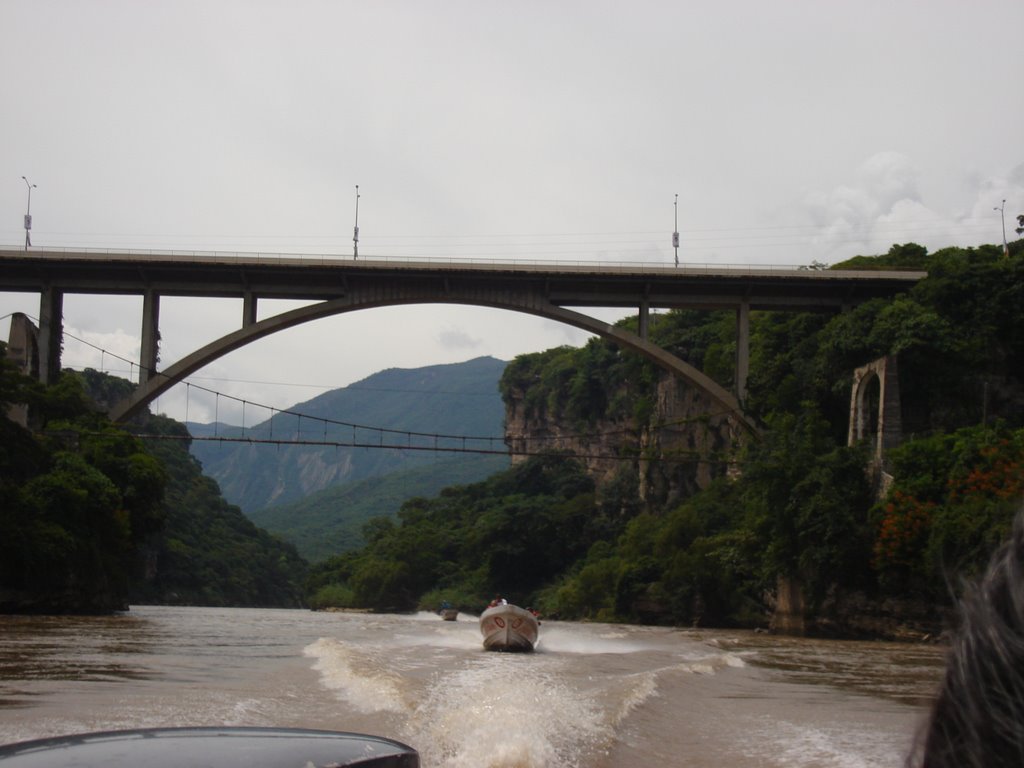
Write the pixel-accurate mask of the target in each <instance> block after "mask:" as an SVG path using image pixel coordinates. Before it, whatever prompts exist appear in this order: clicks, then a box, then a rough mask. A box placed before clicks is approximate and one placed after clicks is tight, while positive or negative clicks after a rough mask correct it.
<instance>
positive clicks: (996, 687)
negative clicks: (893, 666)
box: [907, 510, 1024, 768]
mask: <svg viewBox="0 0 1024 768" xmlns="http://www.w3.org/2000/svg"><path fill="white" fill-rule="evenodd" d="M958 616H959V624H958V626H957V629H956V631H955V632H954V634H953V638H952V642H951V644H950V647H949V652H948V658H947V663H946V673H945V677H944V679H943V681H942V685H941V687H940V689H939V694H938V697H937V698H936V700H935V704H934V706H933V708H932V712H931V716H930V718H929V720H928V722H927V724H926V726H925V729H924V731H923V732H922V733H921V734H919V736H918V741H917V744H916V748H915V750H914V752H913V753H912V754H911V755H910V757H909V758H908V760H907V765H909V766H920V768H975V767H977V768H980V767H981V766H985V767H986V768H1011V767H1012V768H1019V766H1022V765H1024V510H1022V511H1021V512H1019V513H1018V514H1017V516H1016V519H1015V520H1014V525H1013V533H1012V534H1011V536H1010V540H1009V541H1007V542H1006V543H1005V544H1004V545H1003V546H1002V547H1001V548H1000V549H999V550H998V551H997V552H996V554H995V555H994V556H993V558H992V560H991V562H990V563H989V566H988V570H987V571H986V573H985V576H984V577H983V578H982V579H981V581H980V582H978V583H977V584H975V585H974V586H973V587H971V588H969V589H968V590H967V591H966V592H965V594H964V596H963V598H962V600H961V601H960V604H959V606H958Z"/></svg>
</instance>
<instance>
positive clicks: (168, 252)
mask: <svg viewBox="0 0 1024 768" xmlns="http://www.w3.org/2000/svg"><path fill="white" fill-rule="evenodd" d="M0 252H2V253H3V254H4V255H5V256H25V257H27V258H38V257H40V256H44V257H45V256H48V255H51V254H53V255H59V256H60V257H63V258H67V259H75V258H76V257H81V258H90V259H95V258H96V257H97V256H99V257H102V256H130V257H132V258H133V259H137V260H139V261H150V260H152V261H181V262H185V263H188V262H194V263H207V264H209V263H218V262H225V263H231V262H247V263H258V264H295V263H301V264H309V265H313V266H329V265H332V264H352V263H359V264H369V265H373V264H385V265H390V266H401V265H410V266H443V265H451V266H472V267H481V268H485V269H486V268H490V267H493V268H507V267H509V266H512V267H562V268H566V267H567V268H580V269H592V268H594V267H603V268H612V269H625V270H629V271H632V272H665V271H676V270H680V271H703V272H721V271H730V272H758V273H764V272H793V271H804V270H806V271H815V270H812V268H810V267H808V266H806V265H796V264H788V265H782V264H753V263H746V264H736V263H723V262H693V261H685V262H681V263H680V264H679V265H678V266H675V265H674V264H668V263H662V262H652V261H631V260H622V259H594V260H585V259H539V258H524V257H513V258H502V259H494V258H481V257H476V258H474V257H460V256H393V255H386V254H367V255H363V256H360V258H359V259H358V260H356V259H354V258H353V257H352V256H350V255H345V254H325V253H298V252H291V253H287V252H266V251H212V250H182V249H153V248H89V247H83V248H71V247H56V248H51V247H42V246H37V247H33V248H31V249H29V250H25V249H24V247H23V246H13V245H0Z"/></svg>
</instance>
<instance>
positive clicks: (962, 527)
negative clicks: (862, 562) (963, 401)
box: [872, 426, 1024, 599]
mask: <svg viewBox="0 0 1024 768" xmlns="http://www.w3.org/2000/svg"><path fill="white" fill-rule="evenodd" d="M892 459H893V468H894V475H895V483H894V485H893V488H892V490H891V491H890V493H889V496H888V497H887V499H886V500H885V501H884V502H883V503H882V504H880V505H878V506H876V507H875V509H874V512H873V515H872V519H873V521H874V523H875V539H874V543H873V562H872V565H873V567H874V569H875V571H876V573H877V574H878V578H879V582H880V584H881V585H882V587H883V588H884V589H886V590H887V591H891V592H897V593H908V592H909V593H923V594H925V595H930V596H932V597H937V598H940V599H941V598H943V597H945V596H946V595H947V594H948V587H947V585H948V584H949V583H951V582H955V580H956V577H957V576H960V575H970V574H973V573H975V572H976V571H977V570H978V569H980V567H981V566H982V565H983V563H984V562H985V561H986V560H987V558H988V555H989V553H990V552H991V551H992V549H994V548H995V546H997V545H998V543H999V542H1000V541H1001V540H1002V539H1003V538H1005V536H1006V535H1007V534H1008V533H1009V530H1010V525H1011V521H1012V519H1013V516H1014V514H1015V513H1016V511H1017V510H1018V509H1020V508H1021V503H1022V501H1024V429H1019V430H1015V431H1011V430H1007V429H1006V428H1004V427H1002V426H996V427H971V428H968V429H962V430H959V431H958V432H954V433H951V434H946V435H936V436H933V437H929V438H925V439H923V440H916V441H913V442H911V443H908V444H906V445H904V446H901V447H900V448H899V449H897V450H896V451H894V452H893V455H892Z"/></svg>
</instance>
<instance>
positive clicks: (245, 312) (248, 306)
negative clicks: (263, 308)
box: [242, 291, 256, 328]
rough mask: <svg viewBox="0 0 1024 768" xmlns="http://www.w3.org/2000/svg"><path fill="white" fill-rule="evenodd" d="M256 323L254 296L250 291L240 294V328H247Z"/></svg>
mask: <svg viewBox="0 0 1024 768" xmlns="http://www.w3.org/2000/svg"><path fill="white" fill-rule="evenodd" d="M255 322H256V295H255V294H254V293H253V292H252V291H245V293H243V294H242V327H243V328H248V327H249V326H250V325H253V324H255Z"/></svg>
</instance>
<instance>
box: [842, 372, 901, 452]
mask: <svg viewBox="0 0 1024 768" xmlns="http://www.w3.org/2000/svg"><path fill="white" fill-rule="evenodd" d="M875 381H877V382H878V419H877V421H876V423H875V425H874V426H875V427H876V428H875V451H874V461H875V462H876V463H878V464H882V462H883V460H884V457H885V453H886V451H888V450H889V449H891V448H895V447H896V446H897V445H899V443H900V440H901V439H902V437H903V424H902V416H901V414H900V382H899V367H898V365H897V359H896V356H895V355H886V356H885V357H881V358H879V359H878V360H875V361H873V362H870V363H868V364H867V365H864V366H861V367H860V368H858V369H857V370H855V371H854V372H853V389H852V391H851V394H850V430H849V437H848V439H847V443H848V444H849V445H853V444H854V443H857V442H859V441H860V440H863V439H864V438H865V437H867V436H868V435H869V427H870V426H871V425H870V424H869V423H868V415H869V414H868V410H869V409H868V402H867V396H868V392H869V391H870V389H871V385H872V384H873V383H874V382H875Z"/></svg>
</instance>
